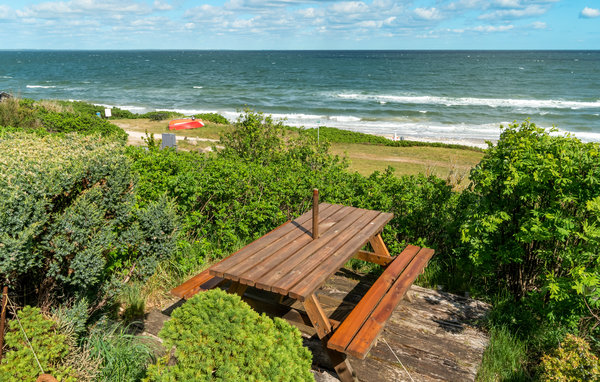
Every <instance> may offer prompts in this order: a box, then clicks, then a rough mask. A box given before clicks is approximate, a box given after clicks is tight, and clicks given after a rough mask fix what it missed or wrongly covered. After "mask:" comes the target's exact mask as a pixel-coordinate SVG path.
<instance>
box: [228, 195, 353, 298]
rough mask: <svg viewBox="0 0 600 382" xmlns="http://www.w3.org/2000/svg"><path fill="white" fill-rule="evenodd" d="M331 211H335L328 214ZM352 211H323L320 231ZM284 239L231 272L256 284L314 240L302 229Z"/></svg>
mask: <svg viewBox="0 0 600 382" xmlns="http://www.w3.org/2000/svg"><path fill="white" fill-rule="evenodd" d="M336 207H341V206H336ZM329 212H334V213H333V214H331V215H328V213H329ZM350 212H351V210H349V209H346V208H338V209H336V210H332V209H330V210H328V211H326V212H321V217H322V218H323V220H322V222H321V224H320V226H321V227H322V228H321V229H320V231H321V232H327V231H328V229H329V228H330V227H332V226H333V225H334V224H335V222H337V221H339V220H341V219H343V218H345V217H346V216H347V215H348V214H350ZM330 223H332V224H330ZM306 224H308V223H306ZM282 239H283V240H282V245H281V246H280V247H279V249H278V250H277V251H274V252H269V253H267V252H264V251H262V250H260V251H258V252H256V254H255V255H253V256H251V257H249V258H248V260H247V262H245V263H244V266H245V268H240V269H235V270H230V271H229V272H230V273H235V272H237V273H239V276H237V277H236V276H234V277H235V278H237V279H238V280H239V281H240V282H242V283H244V284H247V285H250V286H255V285H256V281H257V280H260V278H261V277H262V276H264V275H265V274H267V273H268V272H270V271H271V270H272V269H273V268H275V267H278V266H279V264H281V263H282V262H284V261H285V260H286V259H288V258H289V257H290V256H291V255H293V254H294V253H296V252H298V251H300V250H302V249H303V248H304V247H305V246H307V245H308V244H310V243H311V242H312V241H313V240H312V238H311V237H310V236H309V235H306V234H302V233H301V231H300V230H297V231H295V232H290V233H289V234H288V235H286V236H284V237H283V238H282ZM284 240H285V241H284ZM258 287H260V286H258ZM263 289H264V288H263Z"/></svg>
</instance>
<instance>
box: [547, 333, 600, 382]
mask: <svg viewBox="0 0 600 382" xmlns="http://www.w3.org/2000/svg"><path fill="white" fill-rule="evenodd" d="M541 370H542V373H541V374H542V375H541V380H542V381H556V382H568V381H572V382H577V381H600V364H599V363H598V357H596V355H594V354H593V353H592V352H591V351H590V345H589V344H588V343H587V342H586V341H585V340H584V339H583V338H579V337H576V336H574V335H572V334H567V336H566V338H565V340H564V342H563V343H562V344H561V345H560V346H559V347H558V349H556V350H555V351H554V352H553V354H546V355H544V356H543V357H542V363H541Z"/></svg>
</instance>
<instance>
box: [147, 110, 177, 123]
mask: <svg viewBox="0 0 600 382" xmlns="http://www.w3.org/2000/svg"><path fill="white" fill-rule="evenodd" d="M183 116H184V115H183V114H181V113H178V112H175V111H150V112H148V113H145V114H141V115H140V116H139V118H148V119H150V120H151V121H164V120H167V119H175V118H181V117H183Z"/></svg>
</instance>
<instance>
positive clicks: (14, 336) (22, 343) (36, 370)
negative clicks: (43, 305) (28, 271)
mask: <svg viewBox="0 0 600 382" xmlns="http://www.w3.org/2000/svg"><path fill="white" fill-rule="evenodd" d="M17 316H18V317H19V320H17V319H13V320H11V321H10V322H9V324H8V332H7V333H6V337H5V345H6V348H7V349H8V351H7V352H6V354H5V356H4V357H3V358H2V362H1V363H0V376H1V378H0V379H1V380H2V381H35V380H36V379H37V377H38V375H40V374H42V371H41V370H40V366H41V367H42V368H43V370H44V372H45V373H47V374H51V375H52V376H54V377H55V378H57V379H58V380H60V381H73V382H74V381H77V380H78V378H77V377H78V376H77V374H76V371H75V370H74V369H73V368H72V367H70V366H68V365H67V359H68V356H69V353H70V350H71V346H70V343H69V338H68V336H67V335H65V334H61V333H59V332H58V331H57V329H56V323H55V322H53V321H52V320H49V319H46V318H44V317H43V316H42V314H41V312H40V309H39V308H33V307H30V306H26V307H24V308H23V309H22V310H20V311H19V312H17ZM19 321H20V322H19ZM21 328H22V329H21ZM25 335H26V337H25ZM28 341H29V343H28ZM30 345H31V347H30ZM34 354H35V355H34ZM36 357H37V360H36ZM38 361H39V366H38Z"/></svg>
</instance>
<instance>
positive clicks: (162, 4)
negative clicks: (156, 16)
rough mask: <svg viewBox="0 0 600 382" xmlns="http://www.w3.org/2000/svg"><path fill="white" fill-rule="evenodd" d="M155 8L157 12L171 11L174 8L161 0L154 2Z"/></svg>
mask: <svg viewBox="0 0 600 382" xmlns="http://www.w3.org/2000/svg"><path fill="white" fill-rule="evenodd" d="M153 8H154V9H155V10H157V11H170V10H171V9H173V6H172V5H171V4H169V3H165V2H163V1H161V0H154V5H153Z"/></svg>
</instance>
